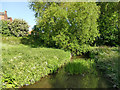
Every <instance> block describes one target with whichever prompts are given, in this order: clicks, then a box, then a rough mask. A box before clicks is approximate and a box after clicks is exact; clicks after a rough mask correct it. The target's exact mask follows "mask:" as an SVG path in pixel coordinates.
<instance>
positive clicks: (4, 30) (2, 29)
mask: <svg viewBox="0 0 120 90" xmlns="http://www.w3.org/2000/svg"><path fill="white" fill-rule="evenodd" d="M9 23H10V22H9V21H5V20H1V21H0V25H1V26H0V34H2V35H4V36H10V35H11V32H10V29H9V27H8V26H9V25H8V24H9Z"/></svg>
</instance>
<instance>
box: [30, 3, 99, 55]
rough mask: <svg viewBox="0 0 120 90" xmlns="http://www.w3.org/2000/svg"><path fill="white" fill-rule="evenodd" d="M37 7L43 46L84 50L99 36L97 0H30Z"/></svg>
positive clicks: (37, 25)
mask: <svg viewBox="0 0 120 90" xmlns="http://www.w3.org/2000/svg"><path fill="white" fill-rule="evenodd" d="M30 8H31V9H33V11H35V16H36V21H37V24H36V27H37V28H38V29H37V30H36V31H37V32H39V38H40V42H41V43H44V46H49V47H57V48H62V49H64V50H70V51H71V52H72V53H73V54H77V55H79V54H81V53H82V52H83V53H84V52H87V51H88V50H89V47H90V44H91V43H92V42H93V41H94V40H95V38H96V37H97V36H99V32H98V30H97V26H98V25H97V19H98V16H99V7H98V6H97V5H96V3H94V2H91V3H90V2H89V3H88V2H72V3H69V2H64V3H63V2H58V3H56V2H31V3H30Z"/></svg>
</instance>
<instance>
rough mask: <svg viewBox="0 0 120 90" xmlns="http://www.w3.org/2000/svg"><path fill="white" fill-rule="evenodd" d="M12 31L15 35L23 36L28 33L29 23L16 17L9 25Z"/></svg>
mask: <svg viewBox="0 0 120 90" xmlns="http://www.w3.org/2000/svg"><path fill="white" fill-rule="evenodd" d="M9 28H10V31H11V33H12V34H13V36H16V37H21V36H25V35H27V34H28V31H29V30H28V28H29V26H28V24H27V22H26V21H24V20H21V19H14V20H13V21H12V22H11V23H10V25H9Z"/></svg>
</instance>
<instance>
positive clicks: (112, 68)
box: [90, 47, 120, 88]
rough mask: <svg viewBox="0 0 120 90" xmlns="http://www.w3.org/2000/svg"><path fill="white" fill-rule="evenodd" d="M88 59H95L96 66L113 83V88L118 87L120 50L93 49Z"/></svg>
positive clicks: (119, 82) (108, 48)
mask: <svg viewBox="0 0 120 90" xmlns="http://www.w3.org/2000/svg"><path fill="white" fill-rule="evenodd" d="M90 58H93V59H95V62H96V66H97V67H98V69H99V70H100V71H101V72H102V73H103V75H104V76H105V77H106V78H108V80H109V81H110V82H112V83H113V87H117V88H119V87H120V80H119V78H120V73H119V69H120V65H119V64H120V60H119V58H120V50H119V49H118V48H117V47H111V48H110V47H96V48H95V47H94V48H93V49H91V52H90Z"/></svg>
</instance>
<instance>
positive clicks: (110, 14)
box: [97, 2, 119, 46]
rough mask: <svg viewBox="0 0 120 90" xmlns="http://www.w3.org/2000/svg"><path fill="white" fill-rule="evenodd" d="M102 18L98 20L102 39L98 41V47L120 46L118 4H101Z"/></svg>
mask: <svg viewBox="0 0 120 90" xmlns="http://www.w3.org/2000/svg"><path fill="white" fill-rule="evenodd" d="M98 5H99V6H100V7H101V8H100V11H101V13H100V17H99V20H98V24H99V27H98V29H99V31H100V34H101V35H100V37H99V38H98V40H97V44H98V45H109V46H116V45H119V40H118V35H119V27H118V15H119V11H118V2H99V3H98Z"/></svg>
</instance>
